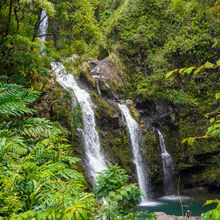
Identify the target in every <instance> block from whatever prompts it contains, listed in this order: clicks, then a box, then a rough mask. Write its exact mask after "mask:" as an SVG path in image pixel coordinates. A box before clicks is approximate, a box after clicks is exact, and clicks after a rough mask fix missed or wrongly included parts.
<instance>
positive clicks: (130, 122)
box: [118, 104, 149, 202]
mask: <svg viewBox="0 0 220 220" xmlns="http://www.w3.org/2000/svg"><path fill="white" fill-rule="evenodd" d="M118 106H119V108H120V110H121V112H122V116H123V119H124V123H125V124H126V126H127V129H128V132H129V136H130V141H131V147H132V154H133V161H134V164H135V166H136V171H137V178H138V185H139V188H140V189H141V190H142V191H143V193H145V195H146V197H147V195H148V193H149V192H148V191H149V190H148V182H147V176H146V173H145V172H144V167H143V163H142V159H141V154H140V143H141V131H140V128H139V125H138V123H137V122H136V121H135V120H134V119H133V118H132V116H131V114H130V111H129V109H128V107H127V106H126V105H123V104H118ZM144 201H147V200H146V199H145V198H142V202H144Z"/></svg>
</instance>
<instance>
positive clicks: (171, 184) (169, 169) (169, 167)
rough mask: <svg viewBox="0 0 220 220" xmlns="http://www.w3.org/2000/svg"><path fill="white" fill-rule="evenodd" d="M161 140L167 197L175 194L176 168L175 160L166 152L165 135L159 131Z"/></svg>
mask: <svg viewBox="0 0 220 220" xmlns="http://www.w3.org/2000/svg"><path fill="white" fill-rule="evenodd" d="M157 132H158V135H159V140H160V148H161V156H162V160H163V175H164V190H165V194H166V195H170V194H173V193H175V181H174V174H175V167H174V163H173V159H172V157H171V156H170V154H169V153H168V152H167V150H166V145H165V142H164V138H163V135H162V134H161V132H160V131H159V130H157Z"/></svg>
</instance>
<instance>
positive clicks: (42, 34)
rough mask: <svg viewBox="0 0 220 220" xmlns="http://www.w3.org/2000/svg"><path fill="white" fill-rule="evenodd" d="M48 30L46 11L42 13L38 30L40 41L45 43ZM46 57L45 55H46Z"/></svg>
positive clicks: (41, 48)
mask: <svg viewBox="0 0 220 220" xmlns="http://www.w3.org/2000/svg"><path fill="white" fill-rule="evenodd" d="M47 28H48V15H47V13H46V11H45V10H44V9H42V11H41V15H40V24H39V28H38V35H39V37H38V38H39V39H40V40H41V41H42V42H44V41H45V40H46V38H47ZM43 48H44V47H43V46H41V47H40V50H41V51H42V50H43ZM44 55H45V54H44Z"/></svg>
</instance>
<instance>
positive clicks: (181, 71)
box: [179, 68, 186, 76]
mask: <svg viewBox="0 0 220 220" xmlns="http://www.w3.org/2000/svg"><path fill="white" fill-rule="evenodd" d="M185 69H186V68H183V69H180V70H179V73H180V74H181V75H182V76H184V71H185Z"/></svg>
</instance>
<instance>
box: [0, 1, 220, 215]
mask: <svg viewBox="0 0 220 220" xmlns="http://www.w3.org/2000/svg"><path fill="white" fill-rule="evenodd" d="M43 8H44V9H45V10H46V13H47V15H48V17H49V26H48V31H47V38H46V41H45V42H41V41H40V40H39V36H40V33H39V31H38V30H39V25H40V24H41V22H42V20H41V18H40V15H41V11H42V9H43ZM219 22H220V2H219V0H50V1H49V0H1V1H0V216H1V217H5V218H11V219H28V218H35V219H89V218H95V217H94V216H97V215H99V216H105V217H106V218H107V219H114V218H117V217H121V218H127V219H135V218H136V217H135V214H134V213H133V212H130V211H129V209H130V208H132V207H133V206H134V205H136V204H137V203H138V202H139V199H140V192H139V190H138V189H137V186H136V185H135V184H130V183H128V176H127V175H126V174H125V172H124V170H123V169H121V168H119V167H117V166H112V167H110V169H109V170H107V171H103V172H102V173H101V174H100V176H99V178H98V179H97V182H98V184H97V186H96V187H94V191H93V193H90V192H89V191H90V190H89V187H88V184H87V183H86V181H85V178H84V176H83V175H82V174H81V173H80V172H78V171H77V167H76V163H77V162H78V161H79V159H78V158H77V157H75V155H74V154H73V151H72V149H71V142H70V140H71V139H72V138H73V137H70V136H71V134H70V132H69V131H67V130H66V129H65V128H63V127H62V126H61V125H60V124H59V123H58V122H52V121H49V120H46V119H44V118H37V117H36V113H37V112H36V111H35V110H33V108H32V107H34V106H35V103H36V102H35V101H36V100H37V99H38V98H39V99H41V95H40V94H41V91H40V90H41V89H42V86H38V85H40V84H41V82H45V81H46V82H48V81H49V80H50V79H51V78H50V77H51V67H50V62H51V61H54V60H60V59H63V58H66V57H69V56H71V55H72V54H77V55H79V56H80V59H79V60H80V61H79V62H84V61H88V59H92V58H99V59H102V58H105V57H106V56H108V55H109V54H114V56H115V57H117V61H118V64H120V69H121V70H122V72H123V73H124V74H123V86H122V88H120V89H117V91H120V96H121V97H123V98H130V99H135V98H140V97H141V99H147V100H151V101H158V100H166V101H167V102H168V103H170V105H173V106H175V108H176V109H178V110H180V111H179V112H178V113H177V117H176V118H177V119H178V120H177V124H178V126H179V129H180V133H181V139H180V140H179V142H180V141H181V140H183V142H184V140H185V143H186V141H188V143H189V144H193V143H194V142H195V140H198V139H206V138H207V137H208V138H210V139H215V140H219V138H220V137H219V134H220V132H219V129H220V127H219V108H220V107H219V100H220V99H219V98H220V96H219V93H220V91H219V88H220V87H219V86H220V82H219V65H220V64H219V57H220V39H219V37H220V25H219ZM42 44H44V45H42ZM42 46H43V47H42ZM40 48H43V50H41V49H40ZM44 54H46V56H44ZM32 88H35V89H37V90H39V91H36V90H34V89H32ZM182 109H184V112H183V111H182ZM77 111H78V112H76V115H77V116H76V117H79V115H81V113H80V110H77ZM181 111H182V112H181ZM73 115H74V113H73ZM195 115H196V117H195V118H193V117H194V116H195ZM204 115H205V117H206V118H208V120H209V123H202V126H199V125H198V126H196V123H194V121H196V120H200V118H199V117H201V118H202V117H203V116H204ZM198 118H199V119H198ZM193 120H194V121H193ZM192 121H193V122H192ZM186 122H187V123H186ZM192 124H193V126H195V127H193V128H192ZM78 126H79V121H78V120H77V123H75V124H74V125H73V127H74V129H75V130H76V129H77V127H78ZM207 129H208V130H207ZM197 130H199V131H198V132H197ZM194 133H195V135H194ZM203 135H204V136H203ZM199 141H200V140H199ZM201 141H202V140H201ZM216 143H217V142H215V145H213V146H214V147H213V152H214V153H216V152H217V154H218V155H219V152H220V149H219V142H218V144H216ZM205 145H206V144H205ZM197 146H198V145H196V147H197ZM210 146H211V145H210ZM210 146H209V145H206V146H205V147H204V148H205V150H204V149H203V151H205V152H211V151H212V148H211V147H210ZM181 147H182V146H181ZM197 150H200V149H196V150H192V151H190V153H191V152H194V151H197ZM211 153H212V152H211ZM189 157H190V156H189ZM216 157H217V156H216ZM184 160H185V158H184ZM216 160H217V161H218V163H219V160H218V159H216ZM213 163H214V162H213V161H212V163H210V164H211V165H210V166H211V167H212V168H213V169H210V167H207V170H209V172H208V176H210V170H211V172H212V173H211V176H213V177H214V178H220V170H219V166H218V165H216V164H215V165H213ZM192 164H193V161H192ZM187 166H189V165H187ZM106 176H111V178H110V179H108V178H107V177H106ZM204 176H205V177H207V175H206V174H205V175H204ZM109 181H110V182H109ZM102 197H104V198H105V200H106V201H107V202H108V203H109V206H102V205H100V204H99V203H98V202H97V201H98V200H99V199H101V198H102ZM128 202H129V204H128ZM218 202H219V201H218ZM130 205H131V206H130ZM218 208H219V207H218ZM212 214H213V213H210V215H209V216H211V215H212ZM122 216H124V217H122ZM125 216H126V217H125ZM1 217H0V218H1Z"/></svg>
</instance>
